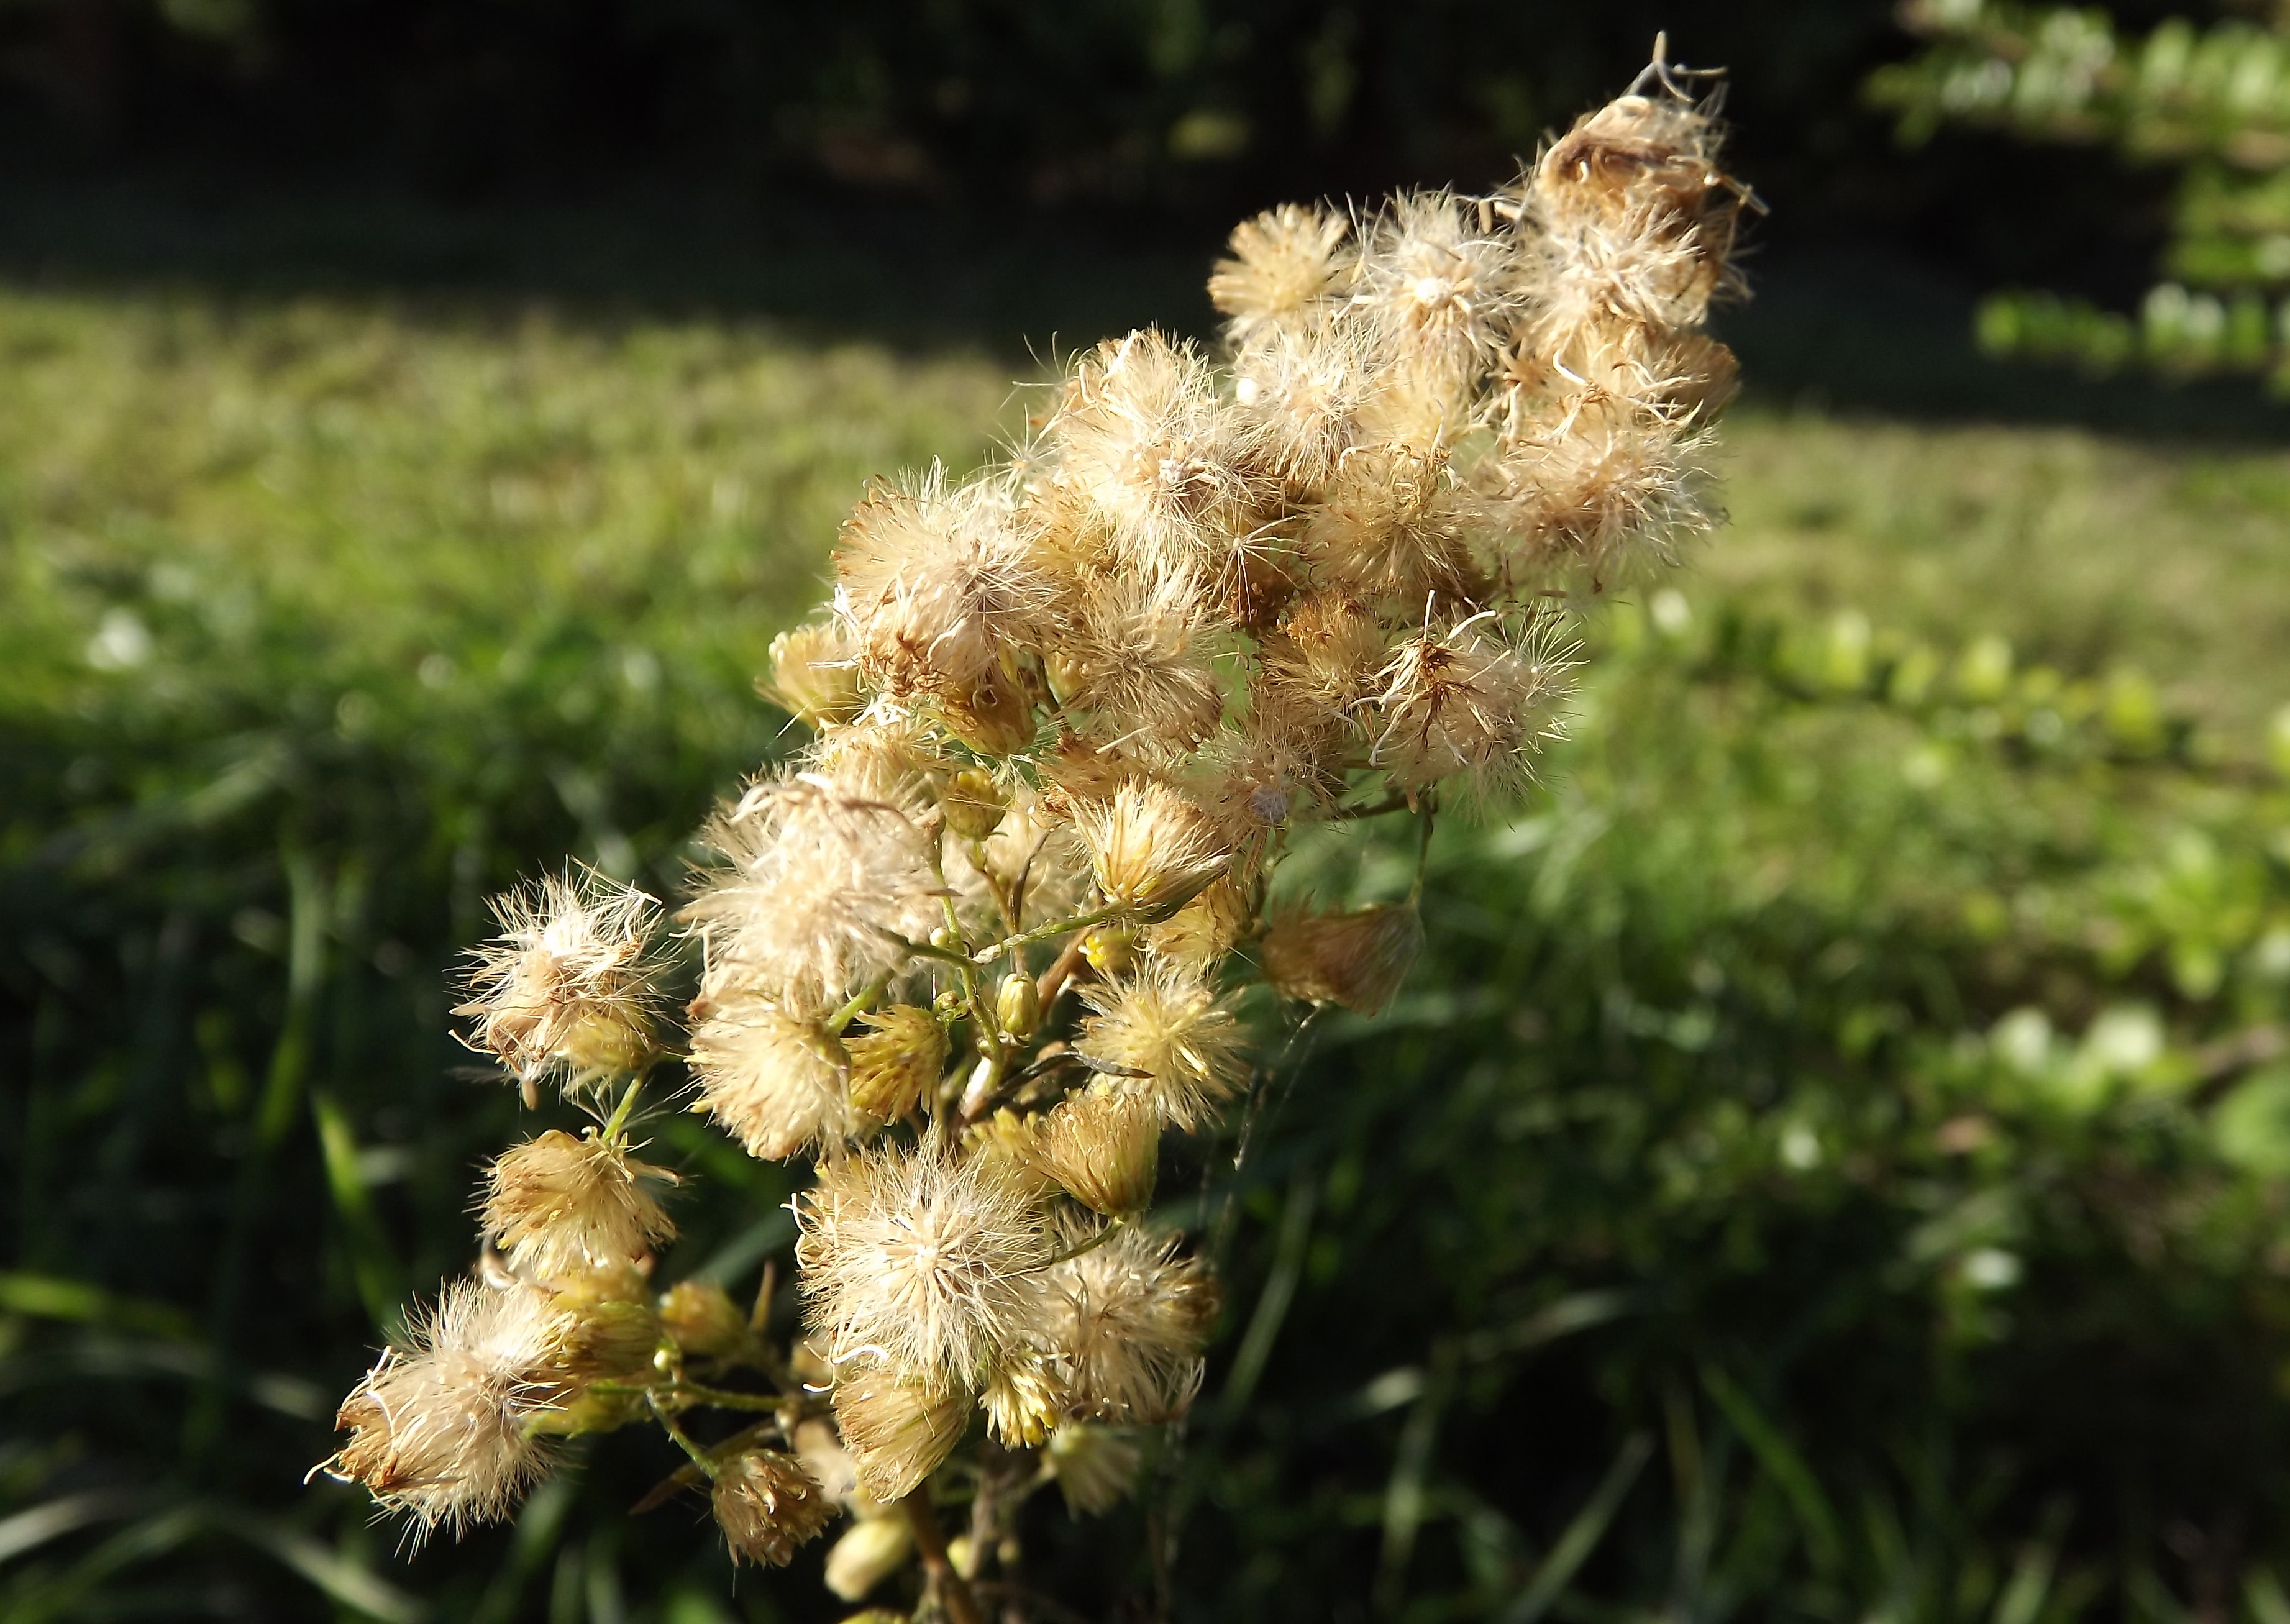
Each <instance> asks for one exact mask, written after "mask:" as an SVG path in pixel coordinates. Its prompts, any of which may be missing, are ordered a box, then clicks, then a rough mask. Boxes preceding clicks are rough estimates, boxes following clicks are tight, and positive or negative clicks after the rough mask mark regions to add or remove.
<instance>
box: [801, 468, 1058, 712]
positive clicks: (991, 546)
mask: <svg viewBox="0 0 2290 1624" xmlns="http://www.w3.org/2000/svg"><path fill="white" fill-rule="evenodd" d="M835 576H836V592H835V606H836V612H837V614H838V615H840V616H841V618H842V619H843V620H845V623H847V624H848V625H849V626H850V628H852V633H853V636H854V638H855V639H856V641H857V643H858V645H859V658H860V661H861V665H862V667H863V668H865V670H866V671H867V672H868V674H869V676H873V677H874V678H875V679H876V680H877V681H878V682H880V683H881V684H883V686H884V688H885V690H886V691H887V692H890V693H892V694H893V695H900V696H903V695H907V694H929V695H933V696H936V697H940V698H951V699H953V700H957V701H959V702H963V703H966V704H972V705H977V704H981V703H984V704H987V705H989V707H990V706H991V704H992V702H993V701H992V700H991V698H990V697H989V695H991V694H993V693H996V692H998V691H999V690H1000V688H1001V687H1003V686H1004V685H1005V684H1006V683H1007V682H1008V680H1009V679H1008V676H1007V667H1006V664H1005V657H1006V656H1007V655H1008V654H1009V652H1011V651H1012V650H1013V649H1015V648H1019V647H1022V646H1024V645H1025V644H1027V643H1028V642H1029V640H1030V638H1031V636H1032V635H1033V633H1034V630H1035V625H1034V622H1035V619H1036V617H1037V616H1038V615H1039V614H1040V612H1042V611H1043V610H1044V609H1045V607H1047V606H1048V604H1049V602H1050V597H1051V594H1052V591H1053V587H1052V584H1051V582H1050V580H1049V578H1048V577H1047V576H1045V575H1044V574H1043V573H1042V572H1041V571H1040V569H1039V568H1037V566H1036V565H1035V564H1034V563H1033V561H1032V560H1031V558H1030V557H1029V555H1028V551H1027V547H1026V542H1025V539H1024V537H1023V536H1022V535H1021V533H1020V532H1019V530H1018V528H1017V526H1016V524H1015V523H1014V522H1013V512H1012V506H1011V500H1010V493H1009V492H1008V490H1007V489H1006V488H1005V486H1004V485H1003V484H1000V483H999V482H997V481H993V480H981V481H975V482H973V483H972V484H966V485H960V486H953V487H949V485H948V484H947V481H946V476H945V473H944V470H943V469H941V468H936V467H933V468H932V469H931V471H930V473H929V474H928V475H927V476H925V477H924V479H923V480H922V481H921V482H920V484H919V485H918V487H917V489H915V490H913V491H911V492H907V491H879V492H876V493H875V494H874V495H873V496H871V497H869V499H868V500H866V501H865V502H862V503H861V505H860V507H859V509H858V511H857V512H855V513H853V515H852V516H851V518H850V520H849V522H848V523H846V524H845V525H844V527H843V540H842V544H841V546H840V547H839V548H837V551H836V555H835Z"/></svg>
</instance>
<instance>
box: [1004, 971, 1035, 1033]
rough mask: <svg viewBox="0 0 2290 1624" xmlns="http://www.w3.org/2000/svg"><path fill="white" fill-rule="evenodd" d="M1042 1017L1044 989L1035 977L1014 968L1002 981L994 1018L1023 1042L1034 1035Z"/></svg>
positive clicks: (1005, 1030)
mask: <svg viewBox="0 0 2290 1624" xmlns="http://www.w3.org/2000/svg"><path fill="white" fill-rule="evenodd" d="M1041 1018H1042V1000H1041V995H1040V989H1039V988H1037V987H1036V986H1035V985H1034V978H1033V977H1032V976H1029V975H1028V974H1027V973H1026V972H1024V971H1022V970H1017V971H1013V972H1011V973H1010V974H1008V975H1005V976H1004V977H1003V978H1002V985H1001V987H1000V988H997V990H996V992H995V994H994V1019H995V1020H997V1021H998V1022H999V1023H1000V1024H1001V1027H1002V1030H1003V1032H1004V1033H1005V1035H1007V1036H1009V1037H1010V1038H1011V1039H1013V1041H1015V1042H1018V1043H1023V1042H1025V1041H1026V1039H1028V1038H1029V1037H1031V1036H1033V1035H1034V1026H1035V1023H1036V1022H1037V1021H1038V1020H1041Z"/></svg>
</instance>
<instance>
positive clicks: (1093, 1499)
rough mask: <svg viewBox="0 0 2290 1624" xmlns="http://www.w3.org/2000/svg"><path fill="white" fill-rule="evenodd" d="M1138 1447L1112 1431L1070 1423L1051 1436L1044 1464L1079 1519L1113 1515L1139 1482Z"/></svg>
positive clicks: (1043, 1454)
mask: <svg viewBox="0 0 2290 1624" xmlns="http://www.w3.org/2000/svg"><path fill="white" fill-rule="evenodd" d="M1139 1460H1140V1456H1139V1452H1138V1449H1137V1445H1136V1444H1133V1442H1131V1441H1130V1439H1129V1438H1128V1436H1126V1435H1125V1434H1123V1433H1121V1432H1119V1431H1117V1430H1116V1429H1115V1428H1111V1427H1099V1426H1093V1425H1092V1424H1090V1423H1089V1422H1087V1421H1068V1422H1067V1423H1066V1424H1065V1425H1064V1426H1062V1427H1061V1428H1058V1429H1057V1430H1056V1431H1055V1432H1053V1433H1052V1434H1051V1435H1050V1444H1049V1447H1048V1448H1047V1449H1045V1451H1043V1452H1042V1464H1043V1467H1044V1468H1045V1469H1046V1470H1047V1471H1048V1472H1049V1474H1050V1475H1051V1476H1053V1477H1055V1478H1056V1479H1057V1481H1058V1488H1059V1489H1060V1491H1061V1492H1063V1493H1064V1495H1065V1497H1066V1508H1067V1509H1068V1510H1069V1511H1071V1512H1073V1513H1075V1514H1076V1515H1077V1516H1097V1515H1098V1514H1099V1513H1100V1512H1103V1511H1110V1510H1111V1509H1112V1508H1114V1506H1115V1505H1116V1504H1117V1503H1118V1502H1119V1501H1120V1500H1121V1498H1122V1497H1123V1496H1124V1495H1125V1494H1127V1493H1128V1492H1129V1491H1130V1489H1131V1488H1132V1487H1133V1485H1134V1484H1136V1482H1137V1467H1138V1462H1139Z"/></svg>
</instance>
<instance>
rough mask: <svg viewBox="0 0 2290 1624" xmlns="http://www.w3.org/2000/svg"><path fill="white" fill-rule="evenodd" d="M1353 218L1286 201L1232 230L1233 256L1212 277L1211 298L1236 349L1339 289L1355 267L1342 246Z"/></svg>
mask: <svg viewBox="0 0 2290 1624" xmlns="http://www.w3.org/2000/svg"><path fill="white" fill-rule="evenodd" d="M1349 230H1350V222H1349V221H1348V220H1345V219H1344V217H1343V216H1342V215H1341V214H1336V213H1333V212H1329V211H1327V210H1325V209H1317V208H1311V207H1307V206H1304V205H1301V204H1293V203H1286V204H1281V205H1280V206H1279V207H1278V208H1277V209H1268V210H1266V211H1265V212H1263V213H1261V214H1260V215H1258V216H1257V217H1256V218H1255V219H1253V220H1243V221H1242V222H1241V223H1240V224H1239V225H1237V226H1235V227H1234V228H1233V229H1232V257H1231V258H1230V259H1227V260H1218V261H1217V262H1216V268H1215V270H1214V271H1213V272H1212V273H1211V274H1210V276H1209V302H1210V303H1212V304H1213V305H1214V306H1216V308H1218V309H1219V310H1221V311H1222V312H1223V313H1224V314H1225V316H1227V317H1228V318H1229V319H1228V320H1227V321H1226V323H1225V334H1226V337H1227V338H1228V339H1229V340H1230V341H1231V342H1232V344H1233V345H1234V346H1235V347H1236V348H1237V347H1238V346H1241V345H1244V344H1246V343H1247V342H1248V341H1249V340H1251V339H1253V338H1254V337H1256V336H1257V335H1258V333H1260V332H1262V331H1263V330H1265V329H1267V328H1270V327H1277V326H1278V325H1280V324H1282V323H1285V322H1286V321H1288V320H1290V319H1291V318H1293V317H1295V316H1300V315H1301V314H1302V313H1303V312H1304V311H1305V310H1306V309H1307V308H1309V307H1310V306H1311V305H1312V304H1313V303H1314V302H1315V301H1317V300H1320V299H1323V298H1325V297H1326V296H1328V295H1329V294H1330V293H1332V292H1340V291H1341V287H1342V284H1343V283H1344V281H1345V279H1346V276H1348V274H1349V269H1350V267H1349V264H1348V263H1347V262H1346V260H1344V258H1343V256H1342V254H1341V252H1340V251H1341V248H1342V246H1343V241H1344V238H1345V236H1347V235H1349Z"/></svg>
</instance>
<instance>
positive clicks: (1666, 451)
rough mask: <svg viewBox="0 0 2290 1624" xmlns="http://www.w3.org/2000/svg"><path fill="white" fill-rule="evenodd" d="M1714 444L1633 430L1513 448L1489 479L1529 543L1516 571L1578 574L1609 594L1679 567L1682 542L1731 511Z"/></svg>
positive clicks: (1511, 566)
mask: <svg viewBox="0 0 2290 1624" xmlns="http://www.w3.org/2000/svg"><path fill="white" fill-rule="evenodd" d="M1708 447H1709V442H1708V441H1707V439H1706V438H1705V437H1704V436H1700V435H1681V434H1678V433H1676V432H1672V431H1669V430H1667V429H1664V428H1658V427H1655V428H1648V427H1629V428H1616V429H1613V430H1612V431H1610V432H1606V433H1602V434H1595V435H1592V434H1574V435H1567V436H1558V437H1554V438H1548V439H1545V440H1543V441H1540V442H1536V443H1530V444H1517V445H1513V446H1510V447H1507V448H1505V453H1504V455H1503V456H1502V457H1501V459H1500V460H1490V461H1489V463H1488V464H1487V465H1486V466H1485V468H1484V469H1483V470H1482V472H1481V474H1480V480H1481V482H1482V484H1485V485H1487V486H1488V488H1489V489H1490V490H1491V492H1493V494H1494V496H1495V498H1496V500H1497V501H1498V502H1499V503H1500V504H1501V507H1502V508H1503V509H1505V510H1506V511H1507V513H1508V516H1509V517H1510V518H1511V519H1512V521H1513V523H1514V524H1515V526H1516V532H1517V536H1518V538H1519V540H1520V541H1521V542H1523V544H1524V546H1523V547H1522V548H1520V549H1519V550H1517V551H1515V552H1513V553H1512V554H1511V556H1509V559H1507V560H1506V565H1507V569H1508V572H1509V573H1510V574H1511V575H1512V576H1513V577H1514V578H1515V579H1517V580H1519V581H1521V582H1522V583H1525V584H1534V583H1539V582H1541V581H1542V580H1546V579H1549V577H1551V576H1552V575H1553V574H1555V573H1556V572H1559V571H1562V570H1570V569H1571V570H1576V571H1580V572H1582V573H1585V574H1587V575H1588V576H1589V580H1590V584H1591V588H1592V590H1593V591H1602V590H1604V589H1605V588H1606V587H1608V586H1611V585H1613V584H1614V583H1615V582H1617V581H1623V580H1629V579H1631V578H1632V577H1633V576H1634V575H1637V573H1639V572H1640V566H1641V565H1644V564H1653V565H1657V566H1661V567H1668V566H1670V565H1673V564H1676V563H1677V549H1678V546H1679V544H1680V543H1681V542H1682V541H1684V540H1686V539H1688V538H1690V537H1693V536H1697V535H1701V534H1703V533H1706V532H1709V531H1710V530H1713V529H1715V528H1716V527H1717V525H1718V523H1719V521H1720V520H1721V519H1722V518H1723V516H1724V515H1723V513H1722V511H1721V510H1720V509H1719V508H1718V506H1717V505H1716V503H1715V501H1714V500H1712V499H1711V497H1710V494H1709V490H1710V485H1711V480H1710V476H1709V472H1708V470H1707V468H1704V467H1703V465H1702V461H1701V459H1702V456H1703V455H1704V454H1705V453H1706V452H1707V450H1708Z"/></svg>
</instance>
